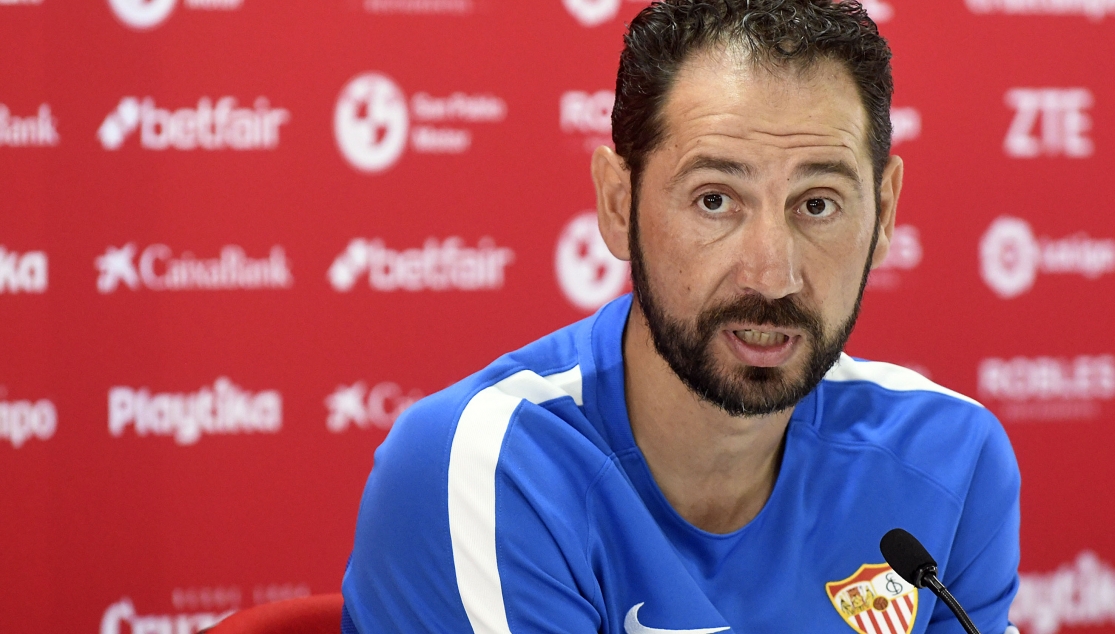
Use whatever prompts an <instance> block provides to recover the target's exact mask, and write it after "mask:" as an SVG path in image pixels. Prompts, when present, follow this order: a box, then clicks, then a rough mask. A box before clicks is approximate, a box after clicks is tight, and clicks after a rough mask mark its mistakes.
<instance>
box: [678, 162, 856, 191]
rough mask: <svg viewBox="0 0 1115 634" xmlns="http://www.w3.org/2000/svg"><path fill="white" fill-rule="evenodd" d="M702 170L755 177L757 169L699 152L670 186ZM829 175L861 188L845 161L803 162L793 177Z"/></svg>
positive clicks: (854, 169)
mask: <svg viewBox="0 0 1115 634" xmlns="http://www.w3.org/2000/svg"><path fill="white" fill-rule="evenodd" d="M702 170H712V171H715V172H721V173H723V174H727V175H729V176H736V177H739V178H753V177H754V176H755V174H756V172H757V170H756V169H755V168H754V167H753V166H751V165H750V164H748V163H741V162H739V161H733V160H731V159H722V158H717V157H715V156H708V155H706V154H699V155H697V156H694V157H693V158H691V159H689V160H688V161H687V162H686V163H685V165H684V166H683V167H682V168H681V170H680V171H679V172H678V173H677V175H676V176H674V177H673V178H671V179H670V186H673V185H676V184H677V183H679V182H681V181H682V180H683V179H685V177H687V176H689V175H690V174H692V173H693V172H699V171H702ZM828 175H832V176H839V177H841V178H843V179H844V180H847V181H848V182H849V183H851V184H852V185H853V186H854V187H855V188H856V191H859V190H860V178H859V172H858V171H856V168H854V167H852V166H851V165H850V164H848V163H847V162H845V161H820V162H814V163H803V164H802V165H799V166H798V167H797V168H796V169H795V170H794V176H793V177H794V178H795V179H802V178H811V177H815V176H828Z"/></svg>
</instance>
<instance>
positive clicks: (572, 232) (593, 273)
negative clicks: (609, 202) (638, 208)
mask: <svg viewBox="0 0 1115 634" xmlns="http://www.w3.org/2000/svg"><path fill="white" fill-rule="evenodd" d="M630 270H631V267H630V265H629V264H628V263H627V262H623V261H621V260H618V259H616V257H615V256H614V255H612V253H611V252H610V251H608V245H606V244H605V243H604V238H602V237H600V228H599V226H598V225H597V222H596V212H595V211H586V212H584V213H582V214H580V215H578V216H576V217H575V218H573V220H571V221H570V222H569V224H567V225H565V230H564V231H562V232H561V237H560V238H558V243H557V249H556V250H555V252H554V271H555V272H556V273H557V279H558V286H560V287H561V291H562V293H564V294H565V298H566V299H567V300H569V302H570V303H571V304H573V305H574V306H576V307H577V308H580V309H581V310H585V311H589V312H591V311H594V310H596V309H597V308H600V307H601V306H603V305H604V304H607V303H608V302H610V301H612V300H613V299H615V298H616V297H619V296H620V294H622V293H623V291H624V289H625V288H626V287H627V283H628V279H629V277H630V276H629V273H630Z"/></svg>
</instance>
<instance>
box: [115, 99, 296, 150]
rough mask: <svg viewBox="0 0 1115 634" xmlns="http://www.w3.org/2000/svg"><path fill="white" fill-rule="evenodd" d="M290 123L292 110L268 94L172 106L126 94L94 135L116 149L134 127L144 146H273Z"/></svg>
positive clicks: (158, 148)
mask: <svg viewBox="0 0 1115 634" xmlns="http://www.w3.org/2000/svg"><path fill="white" fill-rule="evenodd" d="M288 122H290V111H289V110H287V109H285V108H278V107H273V106H272V105H271V101H270V100H269V99H268V98H267V97H257V98H256V100H255V101H254V102H253V103H252V106H251V107H243V106H241V105H240V104H239V101H237V99H236V97H231V96H229V97H221V98H219V99H216V100H213V99H210V98H209V97H202V98H200V99H198V101H197V106H196V107H181V108H176V109H174V110H171V109H169V108H163V107H160V106H159V105H157V104H156V103H155V99H154V98H153V97H144V98H142V99H141V98H139V97H124V98H122V99H121V100H120V103H118V104H117V105H116V108H115V109H114V110H113V111H112V112H110V113H108V116H106V117H105V120H104V122H102V123H101V127H100V128H98V129H97V138H98V139H99V140H100V142H101V146H102V147H103V148H104V149H106V150H119V149H120V148H122V147H123V146H124V144H125V142H126V141H127V140H128V138H129V137H131V136H132V134H134V133H135V132H136V131H138V132H139V146H140V147H141V148H143V149H145V150H182V151H190V150H209V151H213V150H238V151H250V150H275V149H277V148H278V147H279V140H280V138H279V137H280V132H281V128H282V126H284V125H286V124H287V123H288Z"/></svg>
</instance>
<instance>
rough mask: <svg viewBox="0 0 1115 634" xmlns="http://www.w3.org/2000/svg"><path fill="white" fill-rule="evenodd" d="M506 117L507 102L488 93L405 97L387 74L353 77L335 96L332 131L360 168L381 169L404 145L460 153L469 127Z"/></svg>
mask: <svg viewBox="0 0 1115 634" xmlns="http://www.w3.org/2000/svg"><path fill="white" fill-rule="evenodd" d="M506 118H507V103H506V102H505V101H504V100H503V99H502V98H500V97H498V96H495V95H490V94H468V93H464V92H453V93H451V94H450V95H448V96H444V97H440V96H435V95H432V94H430V93H428V92H417V93H415V94H414V95H413V96H412V97H410V98H409V99H408V98H407V96H406V94H404V93H403V91H402V89H401V88H400V87H399V85H398V84H397V83H395V81H394V80H393V79H391V78H390V77H388V76H387V75H384V74H382V73H378V72H367V73H362V74H360V75H357V76H356V77H353V78H352V79H351V80H349V82H348V83H347V84H345V86H344V88H343V89H342V90H341V94H340V95H339V96H338V97H337V105H336V108H335V109H334V111H333V135H334V137H335V140H336V142H337V147H338V149H339V150H340V152H341V156H343V157H344V158H345V160H346V161H348V163H349V165H351V166H352V167H353V168H355V169H356V170H358V171H361V172H365V173H377V172H383V171H385V170H387V169H389V168H391V167H392V166H393V165H395V163H397V162H398V161H399V159H400V158H401V157H402V155H403V153H404V151H405V150H406V149H407V147H408V146H409V147H410V148H411V149H412V150H413V151H415V152H418V153H423V154H456V155H459V154H464V153H466V152H468V150H469V148H471V147H472V142H473V126H474V125H477V124H491V123H499V122H501V121H503V120H504V119H506Z"/></svg>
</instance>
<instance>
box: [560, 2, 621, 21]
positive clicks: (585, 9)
mask: <svg viewBox="0 0 1115 634" xmlns="http://www.w3.org/2000/svg"><path fill="white" fill-rule="evenodd" d="M620 2H622V0H562V4H564V5H565V8H566V10H568V11H569V13H570V14H572V15H573V17H574V18H576V19H577V21H578V22H580V23H581V24H582V25H583V26H587V27H593V26H597V25H599V24H603V23H605V22H607V21H608V20H611V19H612V18H614V17H616V14H617V13H619V5H620Z"/></svg>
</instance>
